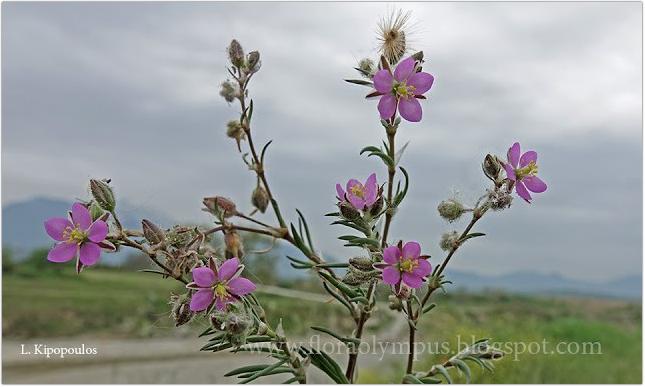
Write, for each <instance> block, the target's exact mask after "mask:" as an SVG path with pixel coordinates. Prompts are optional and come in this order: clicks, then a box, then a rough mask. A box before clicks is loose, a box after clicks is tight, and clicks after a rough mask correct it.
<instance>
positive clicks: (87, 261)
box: [45, 203, 114, 272]
mask: <svg viewBox="0 0 645 387" xmlns="http://www.w3.org/2000/svg"><path fill="white" fill-rule="evenodd" d="M106 218H107V217H106ZM45 231H47V234H48V235H49V236H50V237H52V238H53V239H54V240H56V241H58V242H59V243H57V244H56V245H55V246H54V248H53V249H51V250H50V251H49V254H47V260H49V261H51V262H67V261H69V260H71V259H72V258H74V257H76V270H77V271H79V272H80V270H81V268H82V267H83V266H91V265H94V264H95V263H97V262H98V261H99V259H100V257H101V248H105V249H113V248H114V245H112V244H111V243H110V242H108V241H107V240H105V238H106V237H107V234H108V231H109V230H108V225H107V223H105V219H97V220H95V221H94V222H92V217H91V216H90V212H89V211H88V210H87V208H86V207H85V206H84V205H83V204H81V203H74V204H73V205H72V210H71V211H70V212H69V219H67V218H51V219H48V220H47V221H45Z"/></svg>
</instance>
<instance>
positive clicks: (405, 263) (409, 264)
mask: <svg viewBox="0 0 645 387" xmlns="http://www.w3.org/2000/svg"><path fill="white" fill-rule="evenodd" d="M417 266H419V262H417V260H416V259H414V258H406V259H404V260H402V261H401V264H400V268H401V271H404V272H407V273H411V272H412V271H414V269H416V268H417Z"/></svg>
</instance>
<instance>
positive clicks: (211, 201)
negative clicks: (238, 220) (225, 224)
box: [202, 196, 237, 218]
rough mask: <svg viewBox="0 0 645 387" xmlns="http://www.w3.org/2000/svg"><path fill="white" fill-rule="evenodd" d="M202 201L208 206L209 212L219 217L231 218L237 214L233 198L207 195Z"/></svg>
mask: <svg viewBox="0 0 645 387" xmlns="http://www.w3.org/2000/svg"><path fill="white" fill-rule="evenodd" d="M202 203H203V204H204V206H205V207H206V211H207V212H210V213H211V214H213V215H215V216H217V217H222V218H230V217H231V216H233V215H235V214H237V207H236V206H235V203H234V202H233V201H232V200H231V199H228V198H225V197H223V196H212V197H207V198H204V200H202Z"/></svg>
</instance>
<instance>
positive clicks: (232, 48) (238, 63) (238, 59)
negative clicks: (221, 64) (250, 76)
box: [228, 39, 244, 67]
mask: <svg viewBox="0 0 645 387" xmlns="http://www.w3.org/2000/svg"><path fill="white" fill-rule="evenodd" d="M228 59H229V60H230V61H231V64H232V65H233V66H235V67H243V66H244V50H243V49H242V46H241V45H240V43H239V42H238V41H237V40H235V39H233V40H231V44H230V45H229V46H228Z"/></svg>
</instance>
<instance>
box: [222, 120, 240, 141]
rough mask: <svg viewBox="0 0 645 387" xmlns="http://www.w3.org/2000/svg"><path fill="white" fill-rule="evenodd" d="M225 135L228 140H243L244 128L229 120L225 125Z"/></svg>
mask: <svg viewBox="0 0 645 387" xmlns="http://www.w3.org/2000/svg"><path fill="white" fill-rule="evenodd" d="M226 135H227V136H229V137H230V138H235V139H238V138H244V128H243V127H242V124H240V121H238V120H231V121H229V122H228V123H227V124H226Z"/></svg>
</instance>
